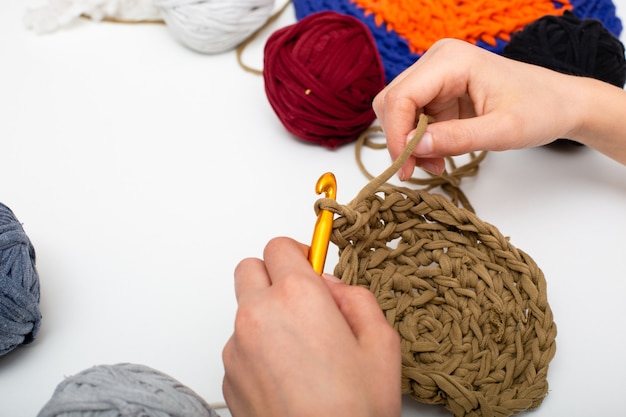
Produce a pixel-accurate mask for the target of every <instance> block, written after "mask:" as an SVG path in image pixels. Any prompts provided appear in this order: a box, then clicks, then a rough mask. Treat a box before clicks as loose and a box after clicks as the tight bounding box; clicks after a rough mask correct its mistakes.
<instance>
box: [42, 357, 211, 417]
mask: <svg viewBox="0 0 626 417" xmlns="http://www.w3.org/2000/svg"><path fill="white" fill-rule="evenodd" d="M37 417H219V415H218V414H217V413H216V412H215V410H213V409H212V408H211V407H210V406H209V405H208V403H206V402H205V401H204V400H203V399H202V398H201V397H200V396H199V395H198V394H196V393H195V392H194V391H192V390H191V389H190V388H188V387H186V386H184V385H183V384H182V383H180V382H179V381H177V380H176V379H174V378H172V377H171V376H169V375H166V374H164V373H162V372H160V371H157V370H155V369H152V368H150V367H147V366H145V365H139V364H131V363H121V364H116V365H99V366H94V367H92V368H89V369H86V370H84V371H82V372H80V373H78V374H76V375H74V376H71V377H68V378H66V379H65V380H63V381H62V382H61V383H60V384H59V385H58V386H57V388H56V389H55V391H54V394H53V395H52V398H51V399H50V400H49V401H48V402H47V403H46V404H45V405H44V407H43V408H42V409H41V411H40V412H39V414H38V415H37Z"/></svg>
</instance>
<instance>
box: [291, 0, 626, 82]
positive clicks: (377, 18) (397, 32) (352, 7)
mask: <svg viewBox="0 0 626 417" xmlns="http://www.w3.org/2000/svg"><path fill="white" fill-rule="evenodd" d="M292 1H293V4H294V7H295V9H296V18H297V19H303V18H305V17H307V16H309V15H311V14H313V13H318V12H321V11H335V12H339V13H342V14H347V15H350V16H354V17H356V18H358V19H359V20H361V21H362V22H363V23H364V24H365V25H366V26H367V28H368V29H369V30H370V32H371V33H372V35H373V37H374V39H375V42H376V45H377V48H378V50H379V51H380V55H381V59H382V61H383V63H384V66H385V74H386V80H387V82H391V81H392V80H393V79H394V78H396V77H397V76H398V75H399V74H400V73H401V72H402V71H404V70H405V69H406V68H408V67H409V66H411V65H412V64H413V63H414V62H415V61H416V60H418V59H419V58H420V57H421V52H420V51H422V50H425V49H427V47H428V43H426V44H422V42H424V41H426V40H427V39H430V38H429V36H430V35H431V34H435V35H436V37H435V38H433V39H439V38H444V37H456V38H457V39H462V40H466V41H469V42H475V44H476V45H478V46H480V47H481V48H484V49H486V50H489V51H492V52H495V53H502V50H503V48H504V47H505V46H506V44H507V42H508V37H509V36H510V35H511V34H512V33H513V32H512V31H515V30H518V29H519V28H521V27H523V26H524V25H525V24H528V23H531V22H532V21H533V20H534V19H537V18H539V17H541V16H543V15H545V14H548V13H550V14H555V15H559V14H562V13H563V12H564V11H565V10H566V9H571V10H573V12H574V14H576V15H577V16H578V17H580V18H593V19H597V20H599V21H601V22H602V23H603V24H604V26H605V27H606V28H607V29H608V30H609V31H610V32H611V33H613V34H614V35H615V36H617V37H619V35H620V34H621V31H622V24H621V21H620V19H619V18H618V17H617V14H616V8H615V5H614V4H613V3H612V1H611V0H559V1H558V2H552V1H551V0H542V1H533V2H520V1H517V0H498V1H491V2H489V1H487V2H474V3H472V2H457V1H449V2H448V1H446V2H435V3H433V2H432V1H425V0H421V1H417V0H416V1H410V2H407V1H404V0H388V1H384V2H381V1H372V0H292ZM357 3H358V4H357ZM446 4H447V5H448V6H446ZM553 5H554V7H552V6H553ZM521 6H524V7H521ZM433 8H434V9H433ZM548 9H551V10H548ZM394 10H395V12H394ZM432 15H437V16H440V18H439V19H431V16H432ZM411 22H412V23H411ZM455 31H456V32H455ZM420 34H423V35H424V36H422V35H420ZM411 39H413V41H411ZM431 41H432V40H431ZM419 45H421V46H419Z"/></svg>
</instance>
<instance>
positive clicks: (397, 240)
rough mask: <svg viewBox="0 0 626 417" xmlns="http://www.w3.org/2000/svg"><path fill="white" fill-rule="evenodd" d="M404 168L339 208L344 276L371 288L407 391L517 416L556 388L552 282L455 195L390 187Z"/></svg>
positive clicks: (471, 410)
mask: <svg viewBox="0 0 626 417" xmlns="http://www.w3.org/2000/svg"><path fill="white" fill-rule="evenodd" d="M426 124H427V120H426V117H424V116H422V117H421V118H420V123H419V125H418V132H417V133H416V135H415V137H414V139H413V140H412V141H411V143H410V144H409V145H408V146H407V149H405V151H404V153H403V154H402V156H401V157H400V158H398V160H396V161H395V162H394V164H393V165H392V166H391V167H390V168H389V169H387V170H386V171H385V172H384V173H383V174H381V175H380V176H379V177H376V178H374V179H372V181H371V182H370V183H369V184H368V185H367V186H366V187H364V188H363V190H362V191H361V192H360V193H359V194H358V195H357V197H356V198H355V199H354V200H352V201H351V202H350V203H349V204H347V205H340V204H339V203H337V202H336V201H335V200H332V199H325V198H322V199H319V200H318V201H317V203H316V210H320V209H326V210H331V211H333V212H334V213H335V214H337V215H338V216H337V217H336V218H335V220H334V224H333V233H332V237H331V240H332V242H333V243H334V244H336V245H337V246H338V247H339V261H338V264H337V266H336V267H335V275H336V276H338V277H340V278H341V279H342V281H344V282H346V283H348V284H350V285H360V286H363V287H366V288H368V289H369V290H370V291H371V292H372V293H373V294H374V295H375V296H376V298H377V300H378V303H379V305H380V307H381V309H382V310H383V312H384V314H385V316H386V318H387V320H388V321H389V323H390V324H391V325H392V326H393V327H394V328H395V329H396V330H397V332H398V334H399V335H400V337H401V341H402V390H403V392H404V393H408V394H410V395H411V396H413V397H414V398H415V399H417V400H418V401H421V402H424V403H431V404H442V405H444V406H445V407H446V408H447V409H448V410H449V411H451V412H452V414H453V415H454V416H456V417H461V416H476V417H478V416H482V417H496V416H510V415H512V414H515V413H518V412H521V411H524V410H529V409H533V408H536V407H538V406H539V405H540V404H541V402H542V401H543V398H544V397H545V395H546V393H547V391H548V383H547V380H546V378H547V372H548V364H549V362H550V360H551V359H552V357H553V356H554V354H555V350H556V344H555V338H556V325H555V323H554V321H553V317H552V312H551V310H550V307H549V305H548V300H547V295H546V281H545V278H544V276H543V273H542V272H541V270H540V269H539V267H538V266H537V265H536V264H535V262H534V261H533V260H532V258H531V257H530V256H528V255H527V254H526V253H524V252H523V251H521V250H519V249H517V248H515V247H514V246H513V245H512V244H511V243H510V242H509V240H508V239H507V238H505V237H504V236H503V235H502V234H501V233H500V232H499V231H498V230H497V229H496V228H495V227H494V226H492V225H490V224H488V223H485V222H483V221H481V220H480V219H479V218H478V217H477V216H476V215H475V214H473V213H472V212H470V211H469V210H467V209H464V208H461V207H457V206H456V205H455V204H454V203H452V202H451V201H450V200H449V199H447V198H445V197H444V196H442V195H439V194H432V193H429V192H428V191H425V190H413V189H408V188H405V187H395V186H391V185H388V184H385V183H386V182H387V181H388V180H389V178H390V177H391V176H392V175H393V174H394V173H395V172H396V171H397V169H398V168H399V167H400V166H401V165H402V163H403V162H404V161H405V160H406V158H408V156H409V155H410V152H411V149H413V148H414V147H415V145H416V144H417V142H418V141H419V139H420V138H421V135H422V134H423V131H424V130H425V127H426Z"/></svg>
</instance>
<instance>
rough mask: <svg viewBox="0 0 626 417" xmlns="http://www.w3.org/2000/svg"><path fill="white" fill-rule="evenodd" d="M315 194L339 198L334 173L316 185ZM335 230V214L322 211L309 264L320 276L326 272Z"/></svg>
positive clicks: (324, 177) (318, 218) (322, 178)
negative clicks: (325, 264) (331, 238)
mask: <svg viewBox="0 0 626 417" xmlns="http://www.w3.org/2000/svg"><path fill="white" fill-rule="evenodd" d="M315 192H316V193H317V194H322V193H325V194H326V198H332V199H333V200H335V199H336V198H337V180H336V179H335V175H334V174H333V173H332V172H327V173H325V174H323V175H322V176H321V177H320V179H319V180H317V184H315ZM332 230H333V212H332V211H328V210H320V212H319V213H318V215H317V221H316V222H315V230H314V231H313V239H312V241H311V249H309V262H310V263H311V266H312V267H313V269H314V270H315V272H317V273H318V274H320V275H321V274H322V273H323V272H324V263H325V262H326V253H327V252H328V244H329V243H330V234H331V232H332Z"/></svg>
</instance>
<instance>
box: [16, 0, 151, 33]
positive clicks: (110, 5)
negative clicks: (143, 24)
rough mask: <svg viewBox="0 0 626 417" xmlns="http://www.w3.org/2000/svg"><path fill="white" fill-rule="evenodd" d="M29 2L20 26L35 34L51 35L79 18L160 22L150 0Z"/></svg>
mask: <svg viewBox="0 0 626 417" xmlns="http://www.w3.org/2000/svg"><path fill="white" fill-rule="evenodd" d="M31 3H33V4H32V5H31V6H29V7H28V8H27V9H26V12H25V14H24V24H25V25H26V27H27V28H28V29H30V30H33V31H34V32H36V33H39V34H43V33H50V32H54V31H56V30H58V29H60V28H62V27H64V26H67V25H69V24H70V23H71V22H73V21H75V20H76V19H78V18H79V17H80V16H82V15H85V16H89V17H90V18H92V19H93V20H103V19H106V18H111V19H119V20H126V21H133V22H134V21H137V22H139V21H147V20H161V19H162V17H161V12H160V10H159V9H158V8H157V7H156V6H155V5H154V1H153V0H45V1H37V2H35V1H32V2H31Z"/></svg>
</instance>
